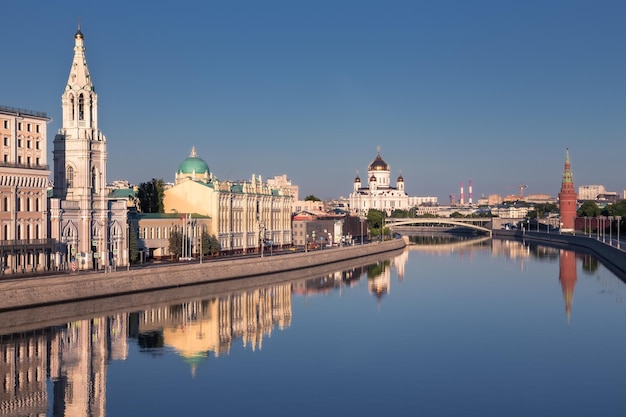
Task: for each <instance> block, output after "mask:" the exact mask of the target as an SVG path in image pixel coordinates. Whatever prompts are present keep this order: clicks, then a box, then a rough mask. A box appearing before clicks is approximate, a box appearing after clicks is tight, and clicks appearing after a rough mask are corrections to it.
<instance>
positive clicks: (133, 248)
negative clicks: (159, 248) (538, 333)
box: [128, 223, 139, 263]
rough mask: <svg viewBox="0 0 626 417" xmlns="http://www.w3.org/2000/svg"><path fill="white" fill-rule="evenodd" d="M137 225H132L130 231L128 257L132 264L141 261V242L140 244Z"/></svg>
mask: <svg viewBox="0 0 626 417" xmlns="http://www.w3.org/2000/svg"><path fill="white" fill-rule="evenodd" d="M134 226H136V223H131V224H130V226H129V229H128V256H129V260H130V262H131V263H134V262H137V261H138V260H139V242H138V236H137V235H138V230H137V228H136V227H134Z"/></svg>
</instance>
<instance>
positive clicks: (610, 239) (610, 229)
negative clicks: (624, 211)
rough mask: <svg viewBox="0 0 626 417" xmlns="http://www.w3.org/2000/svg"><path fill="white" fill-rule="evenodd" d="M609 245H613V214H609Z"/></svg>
mask: <svg viewBox="0 0 626 417" xmlns="http://www.w3.org/2000/svg"><path fill="white" fill-rule="evenodd" d="M609 246H613V216H609Z"/></svg>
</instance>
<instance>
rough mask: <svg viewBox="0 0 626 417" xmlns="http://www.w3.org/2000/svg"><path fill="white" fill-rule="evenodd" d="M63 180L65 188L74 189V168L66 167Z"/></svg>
mask: <svg viewBox="0 0 626 417" xmlns="http://www.w3.org/2000/svg"><path fill="white" fill-rule="evenodd" d="M65 180H66V183H67V188H72V187H74V168H72V167H71V166H68V167H67V173H66V175H65Z"/></svg>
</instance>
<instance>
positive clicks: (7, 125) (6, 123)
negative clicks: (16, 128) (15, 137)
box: [4, 120, 9, 129]
mask: <svg viewBox="0 0 626 417" xmlns="http://www.w3.org/2000/svg"><path fill="white" fill-rule="evenodd" d="M4 128H5V129H8V128H9V121H8V120H5V121H4Z"/></svg>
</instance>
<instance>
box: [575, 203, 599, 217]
mask: <svg viewBox="0 0 626 417" xmlns="http://www.w3.org/2000/svg"><path fill="white" fill-rule="evenodd" d="M600 212H601V210H600V208H599V207H598V205H597V204H596V203H594V202H593V201H585V202H584V203H583V204H582V205H581V206H580V208H579V209H578V210H577V211H576V215H577V216H578V217H597V216H599V215H600Z"/></svg>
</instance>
